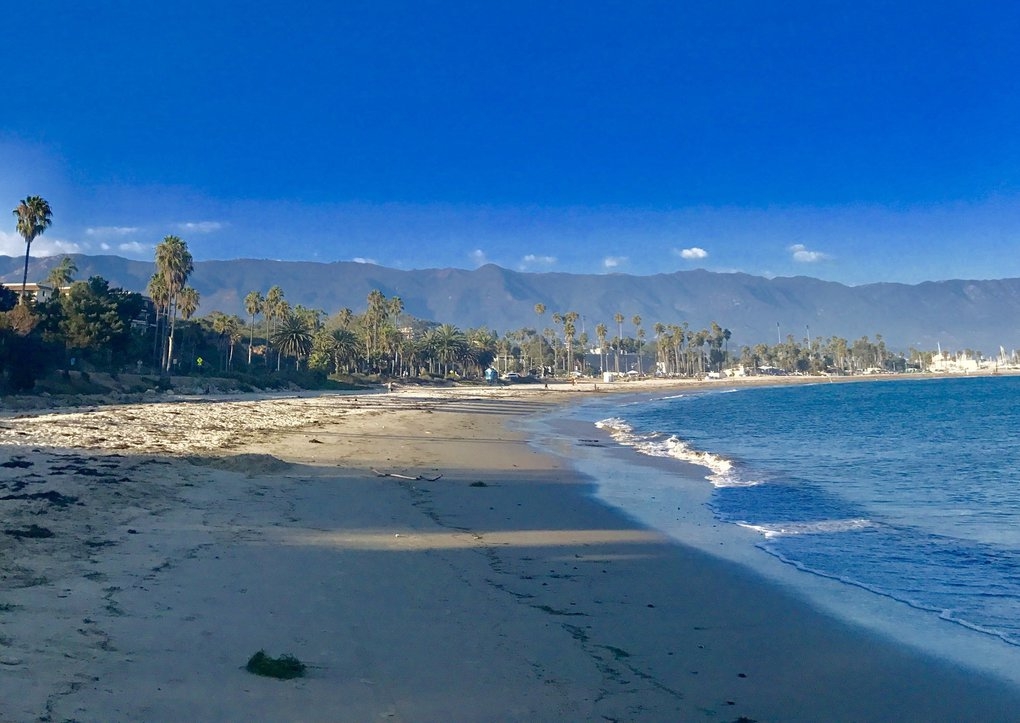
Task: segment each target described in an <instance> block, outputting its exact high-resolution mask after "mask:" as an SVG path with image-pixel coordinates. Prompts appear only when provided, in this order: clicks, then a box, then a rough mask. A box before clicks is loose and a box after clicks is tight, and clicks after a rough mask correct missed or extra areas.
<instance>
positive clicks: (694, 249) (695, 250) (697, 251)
mask: <svg viewBox="0 0 1020 723" xmlns="http://www.w3.org/2000/svg"><path fill="white" fill-rule="evenodd" d="M674 252H675V253H677V254H679V255H680V258H684V259H691V260H698V259H705V258H708V251H705V249H703V248H700V247H698V246H691V247H690V248H689V249H681V250H679V251H676V250H675V249H674Z"/></svg>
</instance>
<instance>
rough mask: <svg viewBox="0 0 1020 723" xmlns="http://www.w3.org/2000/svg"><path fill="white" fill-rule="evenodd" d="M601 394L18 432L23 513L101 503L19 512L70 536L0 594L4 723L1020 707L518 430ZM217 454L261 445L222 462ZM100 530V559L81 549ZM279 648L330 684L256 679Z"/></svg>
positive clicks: (156, 419) (25, 562)
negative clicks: (608, 494) (700, 543)
mask: <svg viewBox="0 0 1020 723" xmlns="http://www.w3.org/2000/svg"><path fill="white" fill-rule="evenodd" d="M711 384H712V385H713V386H714V385H715V384H717V383H716V382H712V383H711ZM626 386H627V387H629V388H628V389H626V390H621V391H638V392H640V391H643V390H634V389H633V387H631V384H630V383H628V384H627V385H626ZM670 388H675V385H674V386H673V387H670ZM686 388H690V387H686ZM510 389H511V390H513V389H514V388H510ZM579 396H580V395H575V394H573V393H571V392H564V393H561V394H560V393H553V392H551V391H550V393H548V394H539V395H534V394H530V393H527V392H524V393H517V392H515V391H505V390H493V391H491V392H486V390H484V389H463V390H455V391H453V392H446V391H444V392H443V393H441V394H427V395H426V394H421V393H420V390H406V391H402V392H399V393H395V394H392V395H373V396H371V398H370V397H368V396H366V397H357V398H355V397H353V396H348V395H344V396H342V397H341V396H336V397H321V398H302V399H294V400H273V401H267V402H264V403H261V402H252V403H249V402H240V403H237V404H236V405H232V404H231V403H223V402H218V403H196V404H188V405H185V407H181V408H178V409H176V410H174V409H159V408H158V407H159V406H160V405H155V406H153V405H136V406H128V407H120V408H117V409H116V410H112V411H110V412H109V413H104V412H103V410H96V411H88V412H83V413H81V414H80V415H77V416H76V415H75V414H61V415H53V416H52V417H46V418H43V419H39V418H26V419H6V420H4V424H3V427H4V429H3V430H0V432H3V435H2V437H3V438H5V439H6V440H7V441H9V440H10V438H12V437H17V436H18V434H17V433H18V432H24V433H25V435H26V436H25V437H23V439H22V441H25V442H27V443H25V444H20V445H18V446H17V447H11V446H9V444H7V443H5V450H6V451H7V452H8V458H9V461H15V460H17V461H19V462H20V463H25V462H29V463H31V464H30V466H27V467H16V468H8V469H5V470H3V471H4V477H3V482H4V484H5V485H6V486H5V490H9V489H11V486H12V485H14V484H16V483H17V482H19V481H20V482H26V477H28V476H29V475H35V477H34V478H32V479H31V480H27V482H28V484H27V486H26V487H24V491H25V493H28V492H34V491H36V490H38V491H40V492H42V491H58V492H60V494H62V495H64V496H68V497H70V496H77V498H78V501H79V502H82V503H83V505H82V506H78V505H77V504H70V505H67V506H64V507H60V506H56V505H54V504H52V503H49V504H48V506H47V503H46V502H45V501H44V500H43V499H41V498H40V499H35V500H28V499H25V500H18V501H17V504H18V505H20V506H21V507H23V508H24V509H23V510H20V511H19V514H18V515H17V516H16V519H14V518H12V517H11V515H12V513H11V512H10V509H11V508H10V507H4V508H0V509H3V510H4V514H5V515H6V517H5V524H7V525H13V524H15V523H16V524H22V523H26V524H27V522H28V521H29V520H35V521H36V523H38V524H39V525H40V526H42V525H45V526H48V528H50V529H52V530H53V531H54V532H55V535H54V537H53V538H51V539H39V540H33V539H20V538H10V537H7V539H5V540H2V541H0V544H2V546H0V555H3V556H4V558H5V559H6V560H16V561H17V566H18V567H19V569H23V570H24V571H25V574H24V575H23V578H22V579H21V580H20V582H19V585H20V586H15V585H13V584H12V583H11V582H10V581H8V580H7V579H6V578H5V580H4V581H3V584H0V635H2V636H3V638H2V640H3V648H2V651H3V652H2V658H0V664H2V665H3V666H4V669H5V673H8V675H5V676H3V677H0V701H8V703H0V713H2V714H3V715H0V718H5V717H10V718H12V719H16V720H31V719H38V720H63V719H68V718H73V719H77V720H136V719H181V718H184V717H186V716H190V717H194V718H196V719H202V720H230V719H239V718H248V719H252V718H253V717H255V718H262V719H265V718H267V717H268V718H271V719H292V718H295V717H299V718H302V719H304V720H337V719H341V720H344V719H349V720H366V719H369V718H378V717H380V716H383V717H387V718H390V719H394V720H407V721H415V720H453V721H455V720H464V721H470V720H479V719H493V718H497V719H502V720H564V719H575V720H577V719H592V718H599V717H606V718H615V719H619V720H675V719H683V720H724V721H729V720H736V719H738V718H740V717H742V716H743V717H745V718H747V719H751V720H757V721H768V720H783V721H790V720H805V721H807V720H818V719H819V718H824V719H827V720H865V719H870V720H876V719H891V718H895V717H901V718H906V719H918V718H928V719H932V720H982V719H983V720H988V719H1005V718H1007V717H1009V715H1011V714H1012V713H1013V712H1014V711H1015V710H1016V709H1017V706H1018V705H1020V690H1018V689H1016V688H1013V687H1010V686H1008V685H1005V684H1002V683H1000V682H999V681H998V680H994V679H991V678H988V677H985V676H981V675H977V674H973V673H971V672H970V671H966V670H962V669H960V668H957V667H954V666H953V665H950V664H948V663H946V662H944V661H939V660H936V659H933V658H929V657H926V656H923V655H920V654H917V653H915V652H914V651H913V650H911V649H908V648H905V647H904V646H902V645H899V644H895V643H893V642H891V641H888V640H885V639H883V638H880V637H879V636H877V635H873V634H870V633H866V632H864V631H862V630H860V629H858V628H856V627H854V626H852V625H849V624H845V623H842V622H840V621H838V620H836V619H834V618H832V617H830V616H827V615H825V614H823V613H820V612H818V611H817V610H815V609H813V608H812V607H811V606H809V605H807V604H806V603H805V602H803V601H802V600H800V599H798V598H797V597H796V596H793V595H790V594H789V593H787V592H786V591H784V590H783V589H782V588H781V587H779V586H777V585H775V584H774V583H772V582H770V581H768V580H766V579H764V578H761V577H759V576H757V575H755V574H753V573H750V572H748V571H747V570H744V569H742V568H740V567H739V566H737V565H736V564H734V563H730V562H727V561H725V560H720V559H717V558H714V557H710V556H708V555H707V554H705V553H703V552H700V551H698V550H696V549H695V548H692V547H685V546H683V545H680V544H677V543H676V542H674V541H672V540H670V539H668V538H666V537H665V536H663V535H661V534H659V533H656V532H655V531H654V530H651V529H649V528H647V527H644V526H642V525H640V524H637V523H636V522H634V521H633V520H631V519H629V518H627V517H626V516H625V515H623V514H621V513H619V512H618V511H617V510H615V509H613V508H611V507H609V506H608V505H606V504H604V503H603V502H601V501H599V500H598V499H595V498H594V496H593V494H594V487H593V485H594V481H593V480H592V479H590V478H586V477H584V476H582V475H580V474H578V473H577V472H575V471H574V470H573V469H572V468H571V467H570V465H569V464H568V463H567V462H566V461H565V460H564V459H562V458H558V457H554V456H551V455H549V454H548V453H546V452H544V451H540V450H537V449H535V448H534V446H533V445H532V444H531V443H530V440H529V439H528V435H527V434H526V433H524V432H522V431H520V430H518V429H516V428H514V427H513V425H512V420H517V419H522V418H525V417H528V416H530V415H534V414H539V413H544V412H548V411H549V410H551V409H552V408H553V407H554V406H555V405H559V404H565V403H570V402H571V401H576V400H577V398H578V397H579ZM585 396H587V395H585ZM162 406H164V407H169V406H172V405H162ZM192 413H194V414H192ZM125 414H130V415H134V416H135V419H134V420H132V425H131V427H130V430H126V429H125V425H124V416H125ZM33 419H36V421H34V422H33V421H32V420H33ZM508 423H511V424H508ZM104 425H108V426H104ZM61 426H63V427H65V429H60V427H61ZM84 426H90V427H95V429H83V427H84ZM131 430H133V431H132V433H135V434H137V435H138V436H137V437H131V436H129V434H128V431H131ZM186 432H189V433H190V434H189V433H186ZM221 432H222V434H223V435H224V436H225V438H227V439H228V440H229V439H234V440H236V439H238V437H242V438H243V440H244V442H243V443H242V444H239V445H237V446H232V447H231V448H229V449H228V450H226V454H223V453H222V452H217V451H216V450H218V449H219V448H218V447H217V446H216V444H217V443H218V442H217V440H219V439H220V437H217V436H216V435H218V434H220V433H221ZM161 435H162V436H163V437H169V436H174V435H180V436H181V437H182V439H179V440H177V441H176V444H177V446H176V447H175V446H174V444H173V443H172V442H173V440H167V439H160V436H161ZM98 439H102V440H103V442H102V443H101V444H105V445H107V446H106V447H105V448H104V447H99V448H96V447H95V446H92V447H89V446H88V445H87V444H86V442H88V440H92V443H91V444H93V445H94V444H96V442H95V440H98ZM138 439H145V440H147V441H146V442H145V443H144V444H143V443H142V442H139V441H137V440H138ZM559 443H560V444H562V445H564V446H565V449H567V450H569V449H571V448H572V447H573V446H574V445H576V444H577V440H576V439H570V438H566V437H565V438H563V439H560V440H559ZM117 444H121V445H123V444H130V445H132V447H131V448H129V449H124V448H123V447H121V448H119V449H118V448H117V447H116V446H115V445H117ZM75 445H78V446H75ZM145 445H148V446H147V447H146V446H145ZM189 445H190V447H189ZM48 446H49V447H50V448H47V447H48ZM183 456H186V457H187V458H188V459H190V460H191V461H192V462H198V463H199V464H194V463H188V462H186V461H184V457H183ZM76 459H77V461H76ZM61 467H64V468H66V467H74V468H75V469H73V470H72V469H63V470H61V469H60V468H61ZM44 468H45V469H44ZM84 470H90V471H89V472H85V471H84ZM97 470H99V471H101V472H102V475H103V476H104V477H109V478H112V479H116V480H117V481H115V482H114V481H111V479H104V480H97V479H95V475H93V472H95V471H97ZM373 470H377V471H378V472H375V471H373ZM61 471H63V473H64V474H62V475H61V474H57V473H58V472H61ZM378 473H384V474H387V475H389V476H378ZM440 475H441V476H440ZM72 477H73V479H72ZM406 478H410V479H406ZM117 492H119V493H120V495H119V496H117V495H116V494H114V493H117ZM4 494H8V492H6V491H5V492H4ZM18 494H21V492H19V493H18ZM101 494H106V495H107V496H106V497H103V498H102V500H105V501H104V502H103V503H102V504H99V503H100V502H101V500H100V498H99V497H98V496H99V495H101ZM4 504H8V505H9V504H10V503H4ZM33 505H34V507H33ZM40 509H45V510H46V512H45V514H43V515H39V514H37V513H38V512H39V511H40ZM21 513H23V514H21ZM76 530H77V534H79V535H80V539H81V540H82V541H83V542H84V543H89V542H92V543H95V544H93V545H88V544H84V545H78V546H77V548H74V546H73V545H71V544H69V543H70V542H71V539H72V538H73V533H75V531H76ZM33 546H37V547H34V548H33ZM72 548H73V549H72ZM33 549H34V550H35V551H34V552H30V550H33ZM76 555H77V557H76ZM33 566H35V567H33ZM33 576H34V577H33ZM86 620H87V621H88V622H84V621H86ZM260 648H265V649H266V651H267V652H268V653H270V654H272V655H278V654H280V653H291V654H294V655H296V656H297V657H298V658H299V659H302V660H306V661H308V662H309V664H310V666H311V667H310V673H309V676H308V677H307V678H303V679H298V680H295V681H287V682H280V681H273V680H267V679H260V678H257V677H254V676H251V675H249V674H247V673H246V672H245V671H243V669H242V666H243V665H244V661H245V660H246V659H247V657H248V656H250V655H251V654H252V653H254V652H255V651H256V650H258V649H260ZM10 701H18V702H17V703H16V705H19V706H21V707H20V708H18V709H17V710H10V711H8V710H4V709H3V706H4V705H10V703H9V702H10Z"/></svg>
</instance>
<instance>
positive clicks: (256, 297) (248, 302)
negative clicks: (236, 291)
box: [244, 291, 266, 366]
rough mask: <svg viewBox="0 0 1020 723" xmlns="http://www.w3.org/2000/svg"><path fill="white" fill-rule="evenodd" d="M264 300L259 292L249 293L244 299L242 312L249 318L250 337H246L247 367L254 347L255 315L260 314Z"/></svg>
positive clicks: (249, 364)
mask: <svg viewBox="0 0 1020 723" xmlns="http://www.w3.org/2000/svg"><path fill="white" fill-rule="evenodd" d="M265 302H266V300H265V299H264V298H263V297H262V292H260V291H249V292H248V295H247V296H245V297H244V310H245V311H246V312H247V313H248V315H249V316H250V317H251V335H250V336H249V337H248V366H251V348H252V346H254V345H255V315H256V314H261V313H262V307H263V305H264V304H265Z"/></svg>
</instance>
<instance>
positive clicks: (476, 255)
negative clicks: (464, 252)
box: [468, 249, 489, 266]
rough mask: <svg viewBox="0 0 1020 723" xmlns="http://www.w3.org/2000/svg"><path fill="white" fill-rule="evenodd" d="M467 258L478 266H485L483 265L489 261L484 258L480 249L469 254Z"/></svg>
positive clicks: (483, 253)
mask: <svg viewBox="0 0 1020 723" xmlns="http://www.w3.org/2000/svg"><path fill="white" fill-rule="evenodd" d="M468 256H469V257H470V258H471V260H472V261H473V262H474V263H475V264H477V265H478V266H485V264H487V263H489V260H488V259H487V258H485V252H484V251H482V250H481V249H475V250H474V251H472V252H471V253H469V254H468Z"/></svg>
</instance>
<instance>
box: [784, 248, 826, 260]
mask: <svg viewBox="0 0 1020 723" xmlns="http://www.w3.org/2000/svg"><path fill="white" fill-rule="evenodd" d="M789 250H790V253H791V254H793V260H794V261H796V262H798V263H802V264H813V263H817V262H818V261H824V260H825V259H827V258H829V255H828V254H824V253H822V252H821V251H809V250H808V248H807V247H806V246H805V245H804V244H794V245H793V246H791V247H790V249H789Z"/></svg>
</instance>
